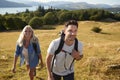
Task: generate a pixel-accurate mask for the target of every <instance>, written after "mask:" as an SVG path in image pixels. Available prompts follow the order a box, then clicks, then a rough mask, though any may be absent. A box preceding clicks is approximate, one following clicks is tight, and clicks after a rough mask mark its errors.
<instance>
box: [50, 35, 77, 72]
mask: <svg viewBox="0 0 120 80" xmlns="http://www.w3.org/2000/svg"><path fill="white" fill-rule="evenodd" d="M64 38H65V34H64V33H61V38H60V43H59V46H58V49H57V50H56V51H55V54H54V57H53V60H52V66H51V71H52V70H53V65H54V60H55V58H56V55H57V54H58V53H60V51H61V50H62V48H63V45H64ZM74 49H75V50H76V51H78V40H77V38H75V45H74ZM74 60H75V59H73V61H72V63H71V65H70V68H69V69H71V67H72V64H73V62H74Z"/></svg>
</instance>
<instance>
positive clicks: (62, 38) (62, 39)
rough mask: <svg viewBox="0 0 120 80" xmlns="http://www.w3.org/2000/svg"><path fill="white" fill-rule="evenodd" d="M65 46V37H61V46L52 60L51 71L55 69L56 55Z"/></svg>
mask: <svg viewBox="0 0 120 80" xmlns="http://www.w3.org/2000/svg"><path fill="white" fill-rule="evenodd" d="M63 45H64V37H63V36H61V38H60V43H59V46H58V49H57V50H56V51H55V54H54V57H53V60H52V66H51V71H52V69H53V65H54V60H55V58H56V55H57V54H58V53H59V52H60V51H61V50H62V48H63Z"/></svg>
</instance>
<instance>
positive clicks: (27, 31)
mask: <svg viewBox="0 0 120 80" xmlns="http://www.w3.org/2000/svg"><path fill="white" fill-rule="evenodd" d="M32 33H33V32H32V30H31V29H30V28H26V29H25V31H24V38H25V39H31V37H32Z"/></svg>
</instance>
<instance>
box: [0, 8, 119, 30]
mask: <svg viewBox="0 0 120 80" xmlns="http://www.w3.org/2000/svg"><path fill="white" fill-rule="evenodd" d="M106 18H111V19H114V20H117V21H119V20H120V13H111V12H109V11H106V10H103V9H80V10H62V9H54V8H52V7H50V8H48V9H44V7H42V6H39V7H38V9H37V10H36V11H29V10H28V9H26V11H25V12H19V13H16V14H8V13H6V14H4V15H0V31H6V30H21V29H23V27H24V26H25V25H27V24H29V25H31V26H32V27H33V28H41V27H42V26H43V25H54V24H62V23H64V22H66V21H68V20H70V19H74V20H77V21H84V20H94V21H100V20H103V19H106Z"/></svg>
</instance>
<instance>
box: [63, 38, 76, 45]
mask: <svg viewBox="0 0 120 80" xmlns="http://www.w3.org/2000/svg"><path fill="white" fill-rule="evenodd" d="M73 43H74V41H70V40H68V39H65V44H67V45H68V46H71V45H72V44H73Z"/></svg>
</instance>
